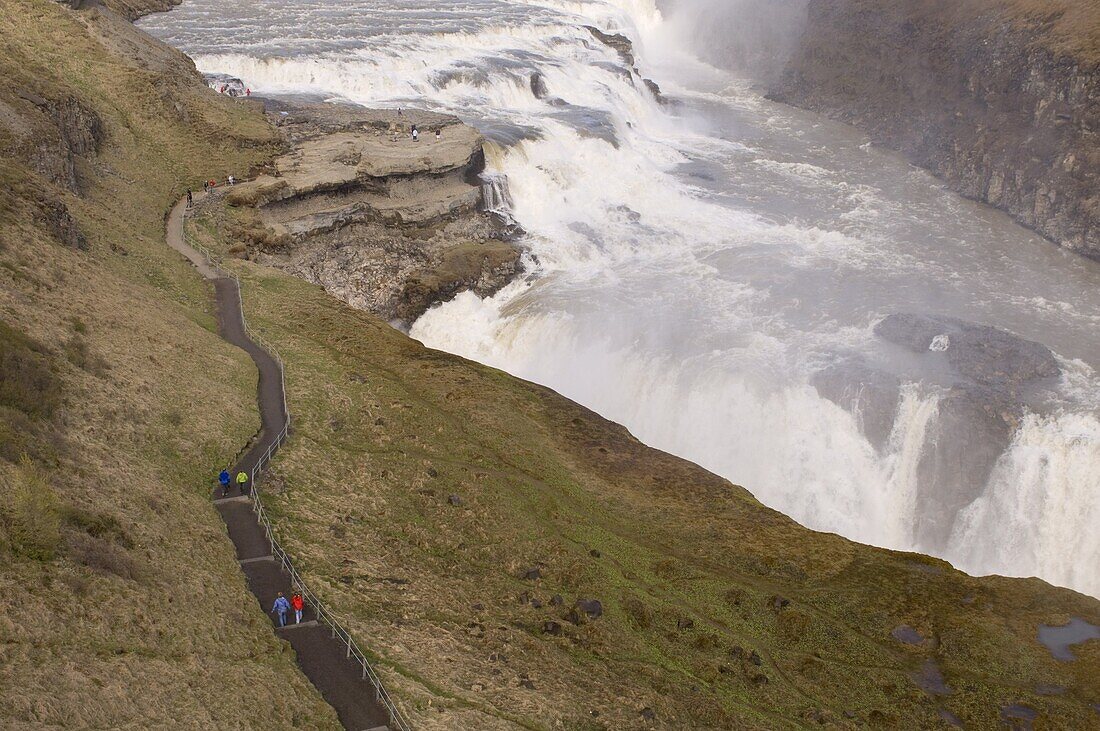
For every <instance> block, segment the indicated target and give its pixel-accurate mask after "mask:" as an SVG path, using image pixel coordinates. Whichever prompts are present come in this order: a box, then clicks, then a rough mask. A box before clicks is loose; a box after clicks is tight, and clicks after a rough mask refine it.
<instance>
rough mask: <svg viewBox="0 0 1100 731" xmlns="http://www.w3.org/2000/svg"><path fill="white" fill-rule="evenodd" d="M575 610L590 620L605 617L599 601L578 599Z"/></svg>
mask: <svg viewBox="0 0 1100 731" xmlns="http://www.w3.org/2000/svg"><path fill="white" fill-rule="evenodd" d="M574 608H576V610H577V611H579V612H581V613H582V614H584V615H585V616H586V617H588V618H589V619H599V618H600V617H602V616H603V604H602V603H601V602H600V600H599V599H578V600H577V603H576V604H575V605H574Z"/></svg>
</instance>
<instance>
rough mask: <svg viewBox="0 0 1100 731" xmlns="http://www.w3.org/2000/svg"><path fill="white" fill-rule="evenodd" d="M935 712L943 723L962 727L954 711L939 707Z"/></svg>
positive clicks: (960, 720)
mask: <svg viewBox="0 0 1100 731" xmlns="http://www.w3.org/2000/svg"><path fill="white" fill-rule="evenodd" d="M936 713H937V714H938V715H939V717H940V718H942V719H943V720H944V722H945V723H948V724H950V725H952V726H956V727H958V728H962V725H963V722H962V719H960V718H959V717H958V716H956V715H955V714H954V713H952V712H951V711H949V710H947V709H946V708H941V709H939V710H938V711H936Z"/></svg>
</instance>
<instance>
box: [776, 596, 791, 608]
mask: <svg viewBox="0 0 1100 731" xmlns="http://www.w3.org/2000/svg"><path fill="white" fill-rule="evenodd" d="M790 604H791V600H790V599H787V598H785V597H781V596H778V595H776V596H773V597H772V598H771V607H772V611H773V612H779V611H782V610H783V609H785V608H786V607H789V606H790Z"/></svg>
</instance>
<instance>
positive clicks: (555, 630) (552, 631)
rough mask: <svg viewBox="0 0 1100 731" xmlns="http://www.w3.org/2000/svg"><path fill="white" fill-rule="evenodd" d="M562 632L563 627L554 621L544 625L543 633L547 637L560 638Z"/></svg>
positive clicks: (547, 621) (546, 622)
mask: <svg viewBox="0 0 1100 731" xmlns="http://www.w3.org/2000/svg"><path fill="white" fill-rule="evenodd" d="M561 631H562V629H561V625H560V624H558V623H557V622H554V621H553V620H549V619H548V620H546V621H545V622H543V623H542V633H543V634H545V635H553V636H554V637H558V636H560V635H561Z"/></svg>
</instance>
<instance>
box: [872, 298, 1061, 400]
mask: <svg viewBox="0 0 1100 731" xmlns="http://www.w3.org/2000/svg"><path fill="white" fill-rule="evenodd" d="M875 334H876V335H878V336H879V337H880V338H882V339H883V340H886V341H889V342H891V343H894V344H895V345H900V346H902V347H904V348H906V349H908V350H911V351H913V352H914V353H919V354H921V355H922V356H924V357H925V358H927V359H930V360H934V359H942V360H944V361H946V363H947V364H948V365H949V366H950V368H951V370H952V371H953V372H954V373H955V375H957V376H959V377H961V378H964V379H966V380H969V381H972V382H973V383H975V384H978V385H981V386H987V387H990V388H995V389H1007V390H1008V391H1010V392H1012V393H1014V394H1015V393H1018V392H1019V390H1020V389H1021V388H1022V387H1024V386H1026V385H1029V384H1032V383H1034V382H1035V381H1038V380H1041V379H1046V378H1054V377H1056V376H1058V375H1059V374H1060V373H1061V369H1060V368H1059V367H1058V361H1057V360H1056V359H1055V358H1054V354H1053V353H1051V352H1050V349H1049V348H1047V347H1046V346H1045V345H1043V344H1041V343H1036V342H1033V341H1031V340H1024V339H1023V338H1020V337H1017V336H1015V335H1013V334H1012V333H1009V332H1006V331H1004V330H999V329H997V328H995V327H989V326H988V325H978V324H975V323H972V322H967V321H966V320H960V319H957V318H954V317H943V316H934V315H919V314H913V313H898V314H893V315H888V316H886V317H885V318H883V319H882V321H881V322H879V323H878V324H877V325H876V326H875Z"/></svg>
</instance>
